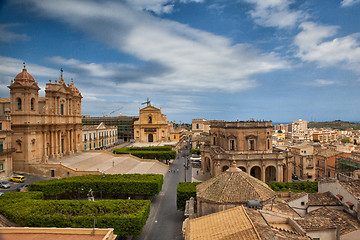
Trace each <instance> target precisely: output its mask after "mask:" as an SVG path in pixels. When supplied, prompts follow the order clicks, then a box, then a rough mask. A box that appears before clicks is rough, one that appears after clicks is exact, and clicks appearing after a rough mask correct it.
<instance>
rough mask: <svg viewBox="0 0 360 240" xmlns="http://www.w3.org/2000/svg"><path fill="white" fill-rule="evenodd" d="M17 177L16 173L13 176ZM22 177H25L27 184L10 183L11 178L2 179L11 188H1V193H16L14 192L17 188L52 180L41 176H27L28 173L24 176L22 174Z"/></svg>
mask: <svg viewBox="0 0 360 240" xmlns="http://www.w3.org/2000/svg"><path fill="white" fill-rule="evenodd" d="M15 175H18V174H17V173H14V175H13V176H15ZM20 175H23V176H24V177H25V182H23V183H16V182H10V181H9V179H10V177H8V178H4V179H2V180H1V181H5V182H8V183H10V188H8V189H3V188H0V192H3V193H7V192H14V191H16V188H17V187H19V186H22V185H25V184H31V183H34V182H38V181H42V180H48V179H50V178H47V177H41V176H36V175H31V174H26V173H24V174H22V173H20Z"/></svg>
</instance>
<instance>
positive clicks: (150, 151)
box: [113, 146, 176, 160]
mask: <svg viewBox="0 0 360 240" xmlns="http://www.w3.org/2000/svg"><path fill="white" fill-rule="evenodd" d="M171 149H172V148H171V146H163V147H132V148H118V149H114V151H113V153H115V154H131V155H134V156H136V157H138V158H145V159H157V160H169V159H175V158H176V151H172V150H171Z"/></svg>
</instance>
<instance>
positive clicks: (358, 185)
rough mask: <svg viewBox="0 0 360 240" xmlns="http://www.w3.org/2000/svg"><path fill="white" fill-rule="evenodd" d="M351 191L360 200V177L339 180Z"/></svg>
mask: <svg viewBox="0 0 360 240" xmlns="http://www.w3.org/2000/svg"><path fill="white" fill-rule="evenodd" d="M339 183H340V184H341V185H342V186H343V187H344V188H345V189H346V190H348V192H349V193H351V194H352V195H353V196H354V197H356V198H357V199H358V200H360V179H356V180H352V181H346V182H345V181H344V182H339Z"/></svg>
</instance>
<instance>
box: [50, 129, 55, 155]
mask: <svg viewBox="0 0 360 240" xmlns="http://www.w3.org/2000/svg"><path fill="white" fill-rule="evenodd" d="M49 134H50V152H51V157H52V158H54V157H55V154H54V151H55V150H54V147H55V144H54V139H55V138H54V132H53V131H49Z"/></svg>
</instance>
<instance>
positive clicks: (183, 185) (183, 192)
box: [176, 182, 201, 211]
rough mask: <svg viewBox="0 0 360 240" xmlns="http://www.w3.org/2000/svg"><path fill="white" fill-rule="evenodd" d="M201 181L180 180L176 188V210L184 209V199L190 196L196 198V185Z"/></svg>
mask: <svg viewBox="0 0 360 240" xmlns="http://www.w3.org/2000/svg"><path fill="white" fill-rule="evenodd" d="M200 183H201V182H180V183H178V185H177V190H176V192H177V193H176V194H177V195H176V207H177V209H178V210H182V211H184V210H185V205H186V201H187V200H189V199H190V198H191V197H194V199H196V185H199V184H200Z"/></svg>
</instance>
